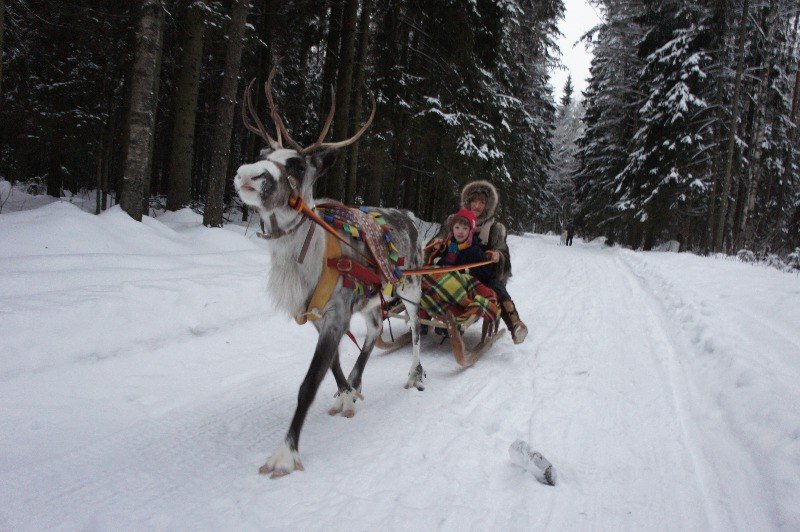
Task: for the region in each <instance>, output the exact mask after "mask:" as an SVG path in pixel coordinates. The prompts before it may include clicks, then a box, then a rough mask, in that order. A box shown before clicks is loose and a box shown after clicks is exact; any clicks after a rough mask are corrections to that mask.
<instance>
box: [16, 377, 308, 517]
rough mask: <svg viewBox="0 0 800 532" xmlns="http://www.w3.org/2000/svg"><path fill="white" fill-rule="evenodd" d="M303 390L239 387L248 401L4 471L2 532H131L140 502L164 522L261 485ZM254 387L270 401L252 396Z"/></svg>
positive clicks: (142, 425) (136, 428)
mask: <svg viewBox="0 0 800 532" xmlns="http://www.w3.org/2000/svg"><path fill="white" fill-rule="evenodd" d="M296 385H297V383H295V382H294V379H280V377H278V378H276V379H273V378H270V379H269V380H267V379H266V378H264V380H263V382H259V383H251V384H250V385H248V386H243V387H242V388H243V389H244V390H245V391H247V392H251V393H246V394H241V393H239V392H234V393H227V394H220V397H217V398H216V399H215V400H213V401H208V402H206V403H205V404H203V405H193V406H192V407H191V408H181V409H179V410H174V411H171V412H169V413H168V414H167V415H165V416H163V417H162V418H161V419H158V420H152V421H141V422H138V423H135V424H134V425H131V426H129V427H126V428H125V429H123V430H121V431H119V432H118V433H116V434H113V435H111V436H108V437H104V438H99V439H96V440H94V441H93V442H92V443H91V444H89V445H86V446H84V447H81V448H77V449H72V450H69V451H66V452H64V453H63V454H61V455H60V456H57V457H43V459H42V462H40V463H37V464H26V465H23V466H20V467H17V468H15V469H14V470H12V471H9V472H6V474H4V477H5V479H4V481H3V489H2V498H1V499H0V507H2V508H3V509H4V510H3V514H5V516H4V517H3V518H2V519H0V523H2V524H1V525H0V528H3V529H7V530H19V529H39V528H51V527H58V526H60V525H63V524H64V523H71V524H74V525H76V526H79V525H78V524H79V523H80V524H81V525H80V527H84V526H85V527H89V528H95V527H96V528H100V529H103V528H108V527H114V526H116V524H118V523H128V524H131V523H130V521H129V518H128V517H127V516H129V515H137V514H141V513H142V508H141V506H142V505H143V504H144V505H145V506H146V509H147V511H148V512H149V513H151V514H153V515H155V516H159V517H160V518H164V516H168V515H169V512H168V510H169V508H172V507H174V506H175V502H176V498H178V499H184V502H185V507H186V508H196V507H197V508H199V507H201V506H204V505H206V504H208V503H209V501H214V500H215V498H217V497H218V496H223V495H225V494H229V493H230V491H231V490H232V489H233V490H236V489H237V488H236V487H234V486H232V484H240V486H238V487H241V484H242V483H252V482H254V481H257V480H263V479H262V478H261V477H259V476H258V475H257V474H256V472H257V469H258V466H259V465H260V464H261V463H263V461H264V460H265V459H266V457H267V456H268V454H269V453H270V452H271V451H272V449H273V448H274V447H275V446H276V445H277V443H279V442H280V441H281V440H282V438H283V434H284V431H285V430H286V427H287V426H288V421H287V417H288V416H290V415H291V407H290V406H289V405H290V404H291V405H293V403H294V396H295V393H296ZM254 389H255V390H259V389H260V390H263V393H252V390H254ZM229 392H230V390H229ZM223 395H225V397H224V400H221V399H222V396H223ZM161 464H169V467H168V469H167V470H166V471H164V470H160V469H159V467H160V466H161ZM9 516H15V520H11V519H12V518H11V517H9ZM20 516H26V518H27V520H24V521H23V520H21V519H20ZM92 516H102V517H101V518H102V520H100V521H93V519H94V518H93V517H92ZM117 518H118V519H119V521H116V519H117ZM140 524H142V525H144V524H145V523H140ZM150 524H151V525H158V526H165V525H173V526H185V525H186V523H179V522H178V523H163V522H162V523H150Z"/></svg>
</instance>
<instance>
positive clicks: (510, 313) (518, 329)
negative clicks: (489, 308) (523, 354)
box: [500, 299, 528, 344]
mask: <svg viewBox="0 0 800 532" xmlns="http://www.w3.org/2000/svg"><path fill="white" fill-rule="evenodd" d="M500 316H501V317H502V318H503V321H504V322H505V324H506V327H508V330H509V332H511V338H512V339H513V340H514V343H515V344H521V343H522V342H524V341H525V337H526V336H528V327H527V326H526V325H525V324H524V323H523V322H522V320H521V319H519V313H518V312H517V307H516V306H515V305H514V302H513V301H511V300H510V299H506V300H505V301H503V302H502V303H501V305H500Z"/></svg>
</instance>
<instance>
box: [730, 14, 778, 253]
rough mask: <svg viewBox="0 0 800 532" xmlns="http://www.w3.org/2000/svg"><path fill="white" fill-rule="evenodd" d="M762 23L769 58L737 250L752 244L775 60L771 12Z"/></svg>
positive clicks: (762, 84) (765, 66)
mask: <svg viewBox="0 0 800 532" xmlns="http://www.w3.org/2000/svg"><path fill="white" fill-rule="evenodd" d="M772 7H773V6H772V2H770V6H769V8H767V9H770V10H772ZM763 23H764V25H765V26H766V31H767V35H766V37H765V39H764V50H765V52H766V53H767V54H770V57H769V58H768V59H767V60H766V61H764V62H763V63H765V64H764V66H763V68H764V72H763V73H762V75H761V85H760V87H759V91H758V94H759V97H760V100H759V102H758V108H757V109H756V123H755V134H754V138H753V151H752V157H751V159H750V166H749V168H748V172H747V173H748V176H747V181H748V184H747V189H748V193H747V195H746V200H745V202H744V204H743V205H742V217H741V226H740V227H739V238H740V240H739V243H738V244H737V246H736V247H737V249H738V248H739V247H743V246H750V245H751V244H752V243H753V233H754V229H753V226H754V224H755V219H749V218H750V215H751V214H752V211H753V209H754V208H755V204H756V197H757V196H758V189H759V186H760V185H761V173H762V172H761V170H762V166H763V165H762V164H761V163H762V161H761V156H762V154H763V151H764V150H763V147H762V144H763V142H764V135H765V133H766V131H765V128H766V125H767V124H766V123H767V102H768V100H769V97H768V93H769V85H770V82H771V81H772V65H773V61H774V59H775V56H774V54H773V51H772V49H773V46H774V44H773V42H772V36H773V35H774V31H773V28H774V27H775V23H776V21H775V19H774V16H773V15H772V13H771V12H769V13H766V14H765V16H764V18H763Z"/></svg>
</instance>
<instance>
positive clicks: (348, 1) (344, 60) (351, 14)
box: [327, 0, 358, 200]
mask: <svg viewBox="0 0 800 532" xmlns="http://www.w3.org/2000/svg"><path fill="white" fill-rule="evenodd" d="M357 15H358V0H345V5H344V13H343V14H342V45H341V47H340V48H339V76H338V78H337V79H336V114H335V115H334V118H333V138H334V140H344V139H345V138H347V133H348V131H349V130H350V99H351V92H352V89H353V59H354V55H355V45H356V19H357V18H358V17H357ZM346 155H347V150H341V151H340V152H339V159H338V160H337V161H336V164H335V165H334V166H333V168H332V169H331V173H330V177H329V178H328V179H329V180H330V183H329V184H328V187H327V191H328V195H329V196H330V197H331V198H333V199H338V200H343V199H344V196H345V183H346V178H347V176H346V173H347V156H346Z"/></svg>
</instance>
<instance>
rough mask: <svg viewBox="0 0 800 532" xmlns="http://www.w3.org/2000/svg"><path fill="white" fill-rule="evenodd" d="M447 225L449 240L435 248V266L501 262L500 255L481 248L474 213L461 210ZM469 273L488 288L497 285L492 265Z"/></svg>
mask: <svg viewBox="0 0 800 532" xmlns="http://www.w3.org/2000/svg"><path fill="white" fill-rule="evenodd" d="M447 223H448V225H449V226H450V231H449V233H448V234H447V238H445V240H444V241H443V242H441V243H440V244H438V245H437V247H436V248H434V249H435V250H434V252H433V255H432V257H431V259H432V260H433V263H434V264H438V265H439V266H461V265H462V264H474V263H476V262H484V261H486V260H487V259H491V260H492V261H493V262H497V261H498V260H499V258H500V254H499V253H498V252H497V251H485V250H484V249H483V246H481V244H480V239H479V238H478V235H477V234H476V233H475V226H476V224H477V218H476V217H475V214H474V213H473V212H472V211H470V210H469V209H461V210H459V211H458V212H456V213H455V214H453V215H451V216H450V217H449V218H448V220H447ZM437 248H438V250H437ZM429 260H430V259H429ZM468 272H469V273H470V274H471V275H472V276H473V277H475V278H476V279H477V280H479V281H480V282H481V283H483V284H484V285H486V286H489V285H490V284H495V283H493V281H494V277H495V273H494V272H495V268H492V267H491V266H490V265H486V266H478V267H477V268H470V269H469V270H468Z"/></svg>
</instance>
